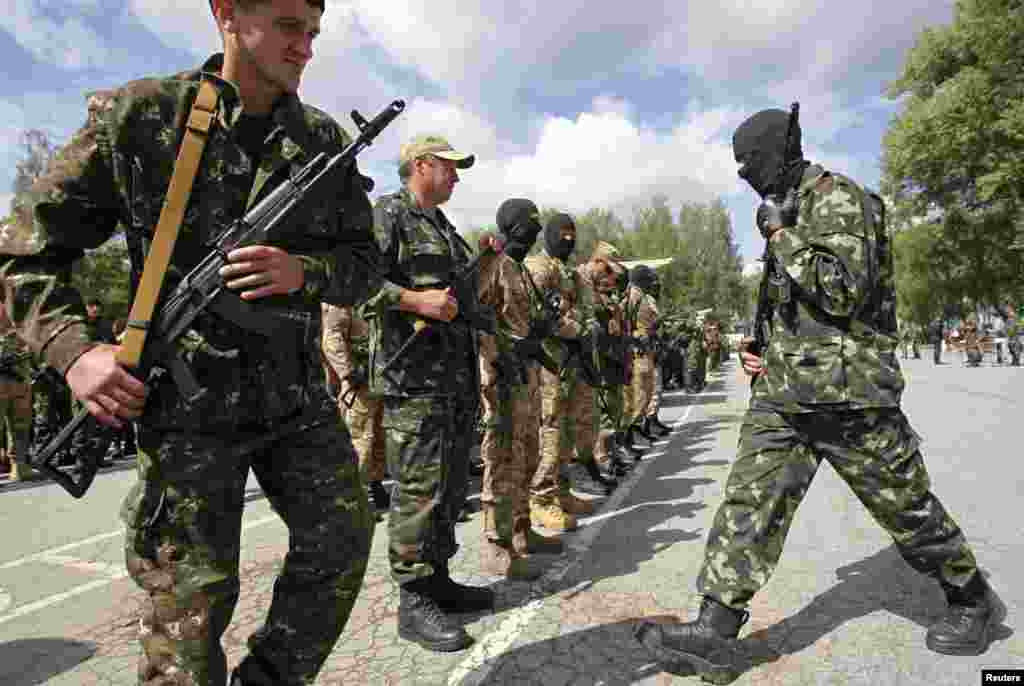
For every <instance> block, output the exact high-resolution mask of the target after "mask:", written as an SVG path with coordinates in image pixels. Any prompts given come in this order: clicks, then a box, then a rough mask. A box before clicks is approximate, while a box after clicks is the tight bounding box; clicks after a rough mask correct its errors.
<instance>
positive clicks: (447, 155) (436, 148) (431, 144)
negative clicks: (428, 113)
mask: <svg viewBox="0 0 1024 686" xmlns="http://www.w3.org/2000/svg"><path fill="white" fill-rule="evenodd" d="M423 155H433V156H434V157H440V158H441V159H442V160H451V161H452V162H454V163H455V166H456V167H458V168H459V169H469V168H470V167H472V166H473V162H475V161H476V156H475V155H470V154H467V153H464V152H458V151H457V150H455V148H453V147H452V145H451V143H449V142H448V141H447V140H446V139H444V138H442V137H441V136H434V135H429V134H428V135H425V136H416V137H415V138H412V139H411V140H410V141H409V142H408V143H406V144H405V145H403V146H402V148H401V150H400V151H399V153H398V163H399V164H400V165H401V164H405V163H407V162H411V161H412V160H414V159H416V158H417V157H422V156H423Z"/></svg>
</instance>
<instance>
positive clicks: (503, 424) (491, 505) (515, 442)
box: [480, 335, 540, 546]
mask: <svg viewBox="0 0 1024 686" xmlns="http://www.w3.org/2000/svg"><path fill="white" fill-rule="evenodd" d="M481 339H482V340H481V343H480V379H481V398H482V400H483V404H484V417H486V421H485V423H484V437H483V442H482V443H481V444H480V457H481V459H482V460H483V462H484V475H483V481H482V485H481V491H480V502H481V504H482V505H483V506H484V510H485V517H484V531H483V534H484V536H485V537H487V538H488V539H490V540H492V541H500V542H502V543H504V544H507V545H508V546H511V545H512V534H513V532H514V530H515V523H516V522H517V521H521V520H524V519H525V520H529V517H530V498H529V496H530V483H531V481H532V479H533V475H534V473H535V472H536V471H537V466H538V463H539V457H540V443H539V440H538V436H539V429H540V365H538V364H536V363H535V362H530V363H528V364H527V366H526V383H509V382H507V381H506V380H505V379H504V378H500V377H501V376H502V375H499V374H498V372H497V370H496V369H495V367H494V360H495V358H496V350H497V348H496V344H495V343H494V338H493V337H492V336H486V335H483V336H481Z"/></svg>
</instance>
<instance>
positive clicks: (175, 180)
mask: <svg viewBox="0 0 1024 686" xmlns="http://www.w3.org/2000/svg"><path fill="white" fill-rule="evenodd" d="M219 97H220V93H219V92H218V91H217V89H216V87H214V85H213V84H212V83H210V82H209V81H201V82H200V85H199V94H198V95H197V96H196V99H195V102H194V103H193V104H192V111H191V113H189V117H188V124H187V125H186V127H185V137H184V140H182V143H181V148H180V149H179V150H178V159H177V160H176V161H175V163H174V172H173V173H172V174H171V183H170V185H169V186H168V187H167V195H166V197H165V198H164V205H163V208H161V210H160V219H159V220H158V221H157V225H156V234H155V235H154V236H153V243H152V245H151V246H150V248H149V253H148V254H147V255H146V262H145V266H144V267H143V269H142V278H141V279H140V280H139V287H138V291H137V292H136V294H135V302H133V303H132V310H131V313H130V314H129V315H128V323H127V325H126V326H125V331H124V337H123V338H122V339H121V349H120V351H119V352H118V354H117V361H118V362H120V363H121V364H123V365H124V366H125V367H128V368H129V369H135V368H136V367H138V366H139V362H140V361H141V359H142V350H143V348H144V347H145V345H146V335H147V333H148V332H149V324H150V322H151V321H152V319H153V311H154V310H155V309H156V301H157V298H159V297H160V289H161V287H162V286H163V282H164V275H165V274H166V273H167V267H168V265H169V264H170V262H171V254H172V253H173V252H174V244H175V242H176V241H177V240H178V232H179V231H180V230H181V222H182V220H183V219H184V217H185V208H186V207H187V206H188V199H189V194H190V193H191V192H192V183H193V182H194V181H195V178H196V172H197V171H198V170H199V161H200V160H201V159H202V157H203V148H205V147H206V138H207V135H208V133H209V131H210V126H211V125H212V124H213V120H214V117H215V116H216V111H217V100H218V98H219Z"/></svg>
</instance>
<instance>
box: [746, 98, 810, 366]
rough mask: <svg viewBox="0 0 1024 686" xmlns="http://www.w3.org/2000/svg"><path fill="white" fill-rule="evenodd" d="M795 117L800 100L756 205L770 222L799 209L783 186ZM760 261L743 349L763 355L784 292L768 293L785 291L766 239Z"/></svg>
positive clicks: (785, 219)
mask: <svg viewBox="0 0 1024 686" xmlns="http://www.w3.org/2000/svg"><path fill="white" fill-rule="evenodd" d="M799 120H800V103H798V102H794V103H793V105H792V107H791V108H790V111H789V124H788V126H787V127H786V148H785V151H784V154H783V157H782V163H781V164H780V165H779V170H778V175H777V177H776V179H777V180H776V184H775V189H776V193H775V194H772V195H768V196H766V197H765V199H764V203H762V205H761V207H759V208H758V214H761V213H762V212H764V213H766V214H770V215H772V221H782V223H783V224H786V223H787V222H789V221H792V220H794V219H795V215H796V212H797V211H798V209H799V208H798V205H797V188H796V187H790V188H783V182H784V179H785V176H786V172H787V171H788V167H789V164H790V163H791V162H792V161H793V158H794V157H795V155H796V151H795V148H796V130H797V124H798V122H799ZM760 219H761V218H759V221H760ZM761 260H762V261H763V262H764V274H763V276H762V277H761V285H760V286H759V287H758V293H757V311H756V313H755V314H754V332H753V333H754V341H753V343H751V344H750V345H748V346H747V350H748V351H749V352H751V353H753V354H755V355H763V354H764V350H765V348H767V347H768V339H769V337H770V336H771V323H772V316H773V315H774V313H775V305H776V301H778V304H781V303H783V302H786V299H787V296H785V295H783V296H782V297H781V298H779V297H773V295H772V294H773V293H775V294H776V295H778V294H788V282H787V277H786V274H785V273H784V272H783V271H782V270H781V269H780V268H779V265H778V262H777V261H776V259H775V255H774V254H773V253H772V249H771V243H770V242H769V241H768V240H765V244H764V254H763V255H762V256H761ZM756 380H757V377H756V376H755V377H754V378H753V379H752V380H751V385H753V384H754V381H756Z"/></svg>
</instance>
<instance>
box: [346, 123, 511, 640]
mask: <svg viewBox="0 0 1024 686" xmlns="http://www.w3.org/2000/svg"><path fill="white" fill-rule="evenodd" d="M473 161H474V157H473V156H472V155H467V154H463V153H460V152H457V151H455V150H454V149H452V146H451V145H450V144H449V143H448V141H446V140H445V139H443V138H441V137H440V136H417V137H416V138H413V139H412V140H410V141H409V142H408V143H406V144H405V145H403V146H402V148H401V150H400V153H399V169H398V174H399V178H400V179H401V180H402V183H403V187H402V188H401V190H399V191H397V192H395V193H391V194H388V195H385V196H383V197H381V198H380V199H379V200H378V201H377V204H376V207H375V208H374V235H375V238H376V243H377V246H378V248H379V251H380V253H381V261H380V263H379V269H380V270H381V273H382V274H383V275H385V276H386V277H387V278H388V279H390V281H391V282H392V283H390V284H385V286H384V287H383V288H382V289H381V290H380V292H379V293H378V294H377V295H376V296H374V297H373V298H371V299H370V300H369V301H368V302H367V303H366V305H365V307H364V316H365V317H366V318H367V320H368V321H369V322H370V332H371V333H370V392H371V393H374V394H376V395H379V396H381V398H382V400H381V402H382V404H383V426H384V431H385V432H386V433H387V464H388V472H389V473H390V474H391V476H392V478H394V479H395V486H394V488H393V489H392V493H391V512H390V514H389V516H388V557H389V560H390V564H391V576H392V578H393V579H394V580H395V581H396V582H397V583H398V585H399V590H400V601H399V610H398V635H399V636H401V637H402V638H405V639H407V640H410V641H414V642H416V643H418V644H420V645H421V646H423V647H425V648H427V649H428V650H436V651H446V652H447V651H455V650H461V649H463V648H465V647H467V646H468V645H469V644H470V643H471V642H472V639H471V638H470V637H469V634H467V633H466V630H465V629H464V628H463V627H462V626H461V624H459V623H458V622H456V621H455V620H454V619H453V618H452V617H451V613H454V612H459V611H479V610H485V609H489V608H491V607H493V605H494V593H493V591H491V590H490V589H486V588H476V587H471V586H465V585H462V584H458V583H456V582H455V581H454V580H453V579H452V578H451V575H450V574H449V560H450V559H451V557H452V556H453V555H454V554H455V551H456V549H457V548H458V545H457V544H456V541H455V522H456V519H457V518H458V516H459V512H460V510H461V509H462V505H463V503H464V502H465V500H466V494H467V491H468V488H469V474H468V469H469V452H470V449H471V447H472V442H473V438H474V432H473V430H472V427H474V426H475V425H476V421H477V411H478V409H479V403H480V381H479V377H478V374H479V366H478V365H479V361H478V355H479V351H478V348H477V340H476V330H475V329H474V327H473V326H472V324H471V322H470V319H469V317H468V316H466V315H469V314H470V313H471V308H473V307H474V306H475V305H476V303H475V302H460V301H458V300H456V297H455V293H454V291H452V287H453V286H454V281H455V279H456V278H459V277H461V276H462V275H463V272H464V271H465V269H466V267H467V266H468V265H469V263H470V261H471V259H472V250H471V249H470V247H469V246H468V245H466V242H465V241H464V240H463V239H462V237H461V236H459V234H458V233H457V232H456V230H455V227H454V226H452V224H451V223H450V222H449V221H448V218H447V217H445V215H444V213H443V212H441V210H440V208H439V207H438V206H439V205H442V204H444V203H445V202H447V201H448V199H449V198H450V197H451V194H452V191H453V190H454V188H455V184H456V183H457V182H458V180H459V175H458V172H457V171H456V170H457V169H467V168H469V167H470V166H472V164H473ZM476 286H477V283H476V281H475V280H474V281H473V283H472V289H471V290H470V292H471V294H472V296H473V297H475V296H476V292H477V290H476ZM463 290H465V289H463ZM421 303H426V304H427V305H429V306H430V307H429V308H428V309H424V308H423V307H422V306H419V305H418V304H421ZM464 309H466V311H465V312H463V315H464V316H458V315H459V314H460V312H462V311H463V310H464Z"/></svg>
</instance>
